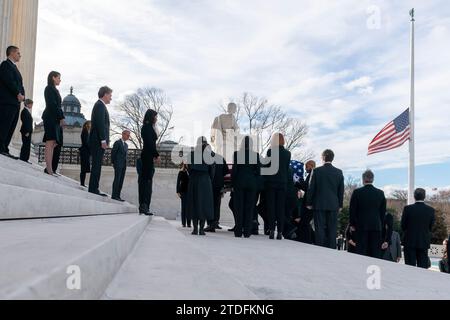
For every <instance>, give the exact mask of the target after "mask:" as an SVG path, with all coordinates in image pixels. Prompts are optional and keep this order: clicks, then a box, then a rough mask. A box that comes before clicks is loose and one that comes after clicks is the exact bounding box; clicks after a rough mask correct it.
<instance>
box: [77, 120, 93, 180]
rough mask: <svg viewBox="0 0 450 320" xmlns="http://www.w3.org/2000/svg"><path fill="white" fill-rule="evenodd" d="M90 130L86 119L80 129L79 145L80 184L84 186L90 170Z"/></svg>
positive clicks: (89, 124) (89, 123) (89, 122)
mask: <svg viewBox="0 0 450 320" xmlns="http://www.w3.org/2000/svg"><path fill="white" fill-rule="evenodd" d="M90 131H91V121H86V122H85V123H84V125H83V129H82V131H81V147H80V149H79V150H80V164H81V170H80V184H81V186H82V187H86V174H87V173H90V172H91V151H90V148H89V132H90Z"/></svg>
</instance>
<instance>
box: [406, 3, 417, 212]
mask: <svg viewBox="0 0 450 320" xmlns="http://www.w3.org/2000/svg"><path fill="white" fill-rule="evenodd" d="M414 13H415V12H414V9H412V10H411V11H410V16H411V104H410V109H409V116H410V121H409V123H410V125H411V138H410V140H409V188H408V204H413V203H414V202H415V200H414V190H415V169H416V161H415V53H414V50H415V44H414V31H415V30H414V22H415V17H414Z"/></svg>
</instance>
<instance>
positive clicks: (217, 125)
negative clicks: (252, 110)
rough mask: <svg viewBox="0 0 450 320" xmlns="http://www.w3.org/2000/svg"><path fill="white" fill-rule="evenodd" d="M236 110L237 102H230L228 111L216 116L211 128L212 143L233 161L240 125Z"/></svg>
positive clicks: (227, 159)
mask: <svg viewBox="0 0 450 320" xmlns="http://www.w3.org/2000/svg"><path fill="white" fill-rule="evenodd" d="M236 112H237V106H236V104H235V103H230V104H229V105H228V110H227V113H226V114H222V115H220V116H218V117H217V118H215V119H214V123H213V125H212V128H211V144H212V145H213V147H214V150H215V151H216V152H217V153H219V154H220V155H222V156H223V157H224V158H225V160H226V161H227V162H230V161H233V154H234V151H236V150H237V149H236V148H235V147H236V145H237V143H236V137H238V136H239V125H238V123H237V121H236V117H235V114H236Z"/></svg>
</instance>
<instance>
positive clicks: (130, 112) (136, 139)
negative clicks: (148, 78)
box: [112, 88, 173, 149]
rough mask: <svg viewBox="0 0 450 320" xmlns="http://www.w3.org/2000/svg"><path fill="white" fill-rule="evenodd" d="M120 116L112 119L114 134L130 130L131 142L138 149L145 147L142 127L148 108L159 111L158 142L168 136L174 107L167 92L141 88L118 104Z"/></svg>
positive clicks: (171, 128) (170, 130)
mask: <svg viewBox="0 0 450 320" xmlns="http://www.w3.org/2000/svg"><path fill="white" fill-rule="evenodd" d="M118 109H119V112H120V113H119V116H118V117H117V118H116V119H113V120H112V124H113V129H112V132H113V134H121V133H122V131H123V130H130V131H131V137H130V142H131V143H132V144H133V145H134V147H135V148H136V149H142V148H143V144H144V143H143V140H142V136H141V128H142V125H143V122H144V116H145V113H146V112H147V110H149V109H153V110H155V111H156V112H158V123H157V128H158V131H159V139H158V142H157V143H158V144H160V143H161V142H162V141H164V140H165V139H167V138H168V136H169V135H170V134H171V132H172V130H173V127H172V126H171V122H172V116H173V107H172V104H171V103H170V100H169V98H168V97H167V95H166V94H165V92H164V91H163V90H161V89H158V88H141V89H138V90H137V91H136V92H135V93H133V94H130V95H128V96H126V97H125V99H124V101H122V102H121V103H120V104H119V105H118Z"/></svg>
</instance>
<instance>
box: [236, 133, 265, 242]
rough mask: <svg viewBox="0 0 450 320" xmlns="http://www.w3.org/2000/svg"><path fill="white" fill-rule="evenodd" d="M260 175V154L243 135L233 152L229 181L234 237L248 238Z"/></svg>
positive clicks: (248, 138) (250, 232)
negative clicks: (240, 142) (233, 215)
mask: <svg viewBox="0 0 450 320" xmlns="http://www.w3.org/2000/svg"><path fill="white" fill-rule="evenodd" d="M260 176H261V160H260V155H259V154H258V153H257V152H254V151H253V141H252V140H251V138H250V137H245V138H244V141H243V142H242V146H241V149H240V150H239V151H237V152H235V153H234V160H233V170H232V173H231V182H232V186H233V199H234V208H235V210H236V211H235V220H236V227H235V229H234V235H235V237H236V238H241V237H242V232H243V233H244V237H245V238H250V236H251V234H252V227H253V226H252V222H253V218H254V212H255V210H256V201H257V199H256V196H257V193H258V184H259V178H260Z"/></svg>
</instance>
